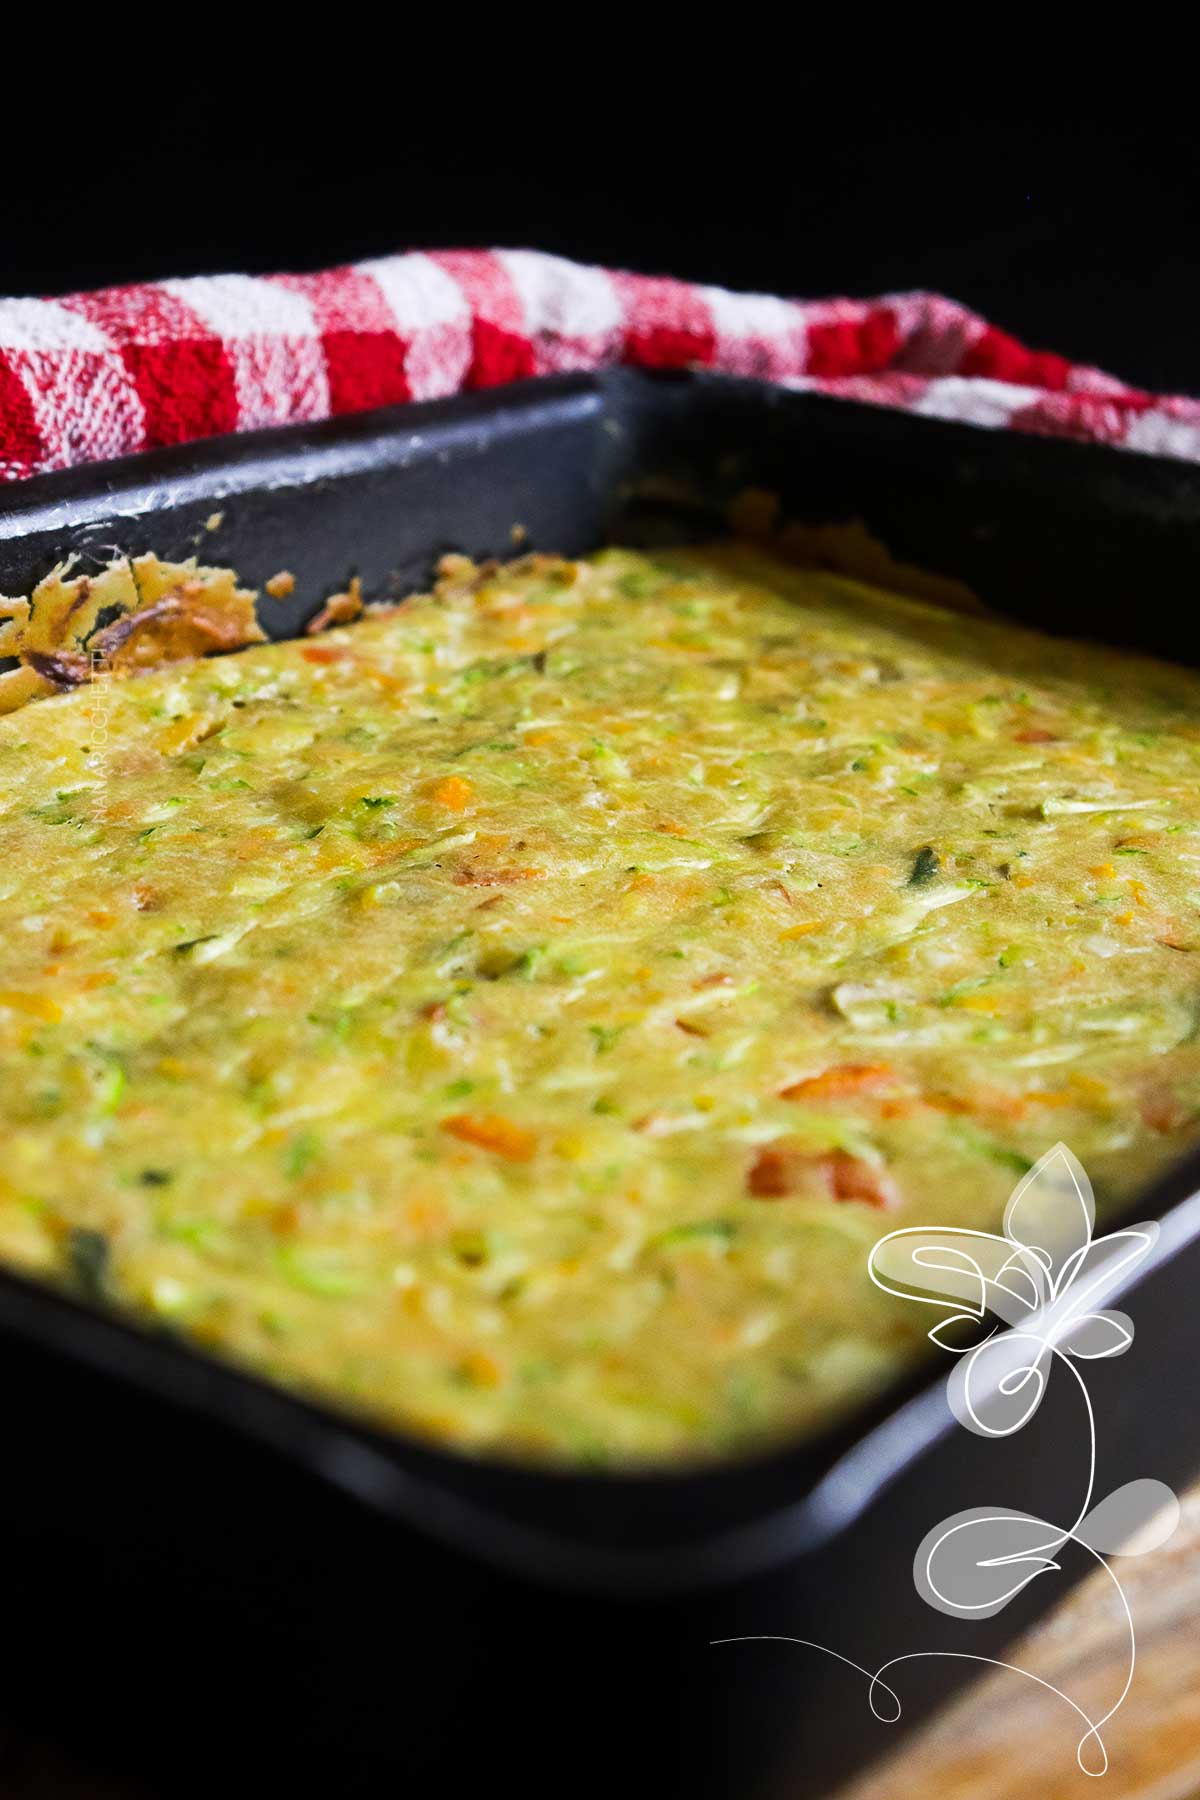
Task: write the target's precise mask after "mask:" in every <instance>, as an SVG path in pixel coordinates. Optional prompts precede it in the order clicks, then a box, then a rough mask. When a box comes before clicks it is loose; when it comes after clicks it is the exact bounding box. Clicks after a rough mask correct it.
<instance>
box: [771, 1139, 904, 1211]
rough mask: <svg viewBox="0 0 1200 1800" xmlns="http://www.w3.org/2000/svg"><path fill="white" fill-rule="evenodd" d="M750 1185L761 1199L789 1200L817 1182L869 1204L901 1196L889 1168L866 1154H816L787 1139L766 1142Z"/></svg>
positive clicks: (836, 1195)
mask: <svg viewBox="0 0 1200 1800" xmlns="http://www.w3.org/2000/svg"><path fill="white" fill-rule="evenodd" d="M746 1186H747V1189H748V1191H749V1192H750V1193H751V1194H753V1195H754V1196H755V1197H756V1198H757V1199H759V1200H785V1199H787V1198H789V1197H790V1196H791V1195H792V1194H797V1193H803V1192H804V1191H805V1189H809V1190H811V1189H812V1188H813V1187H814V1186H815V1187H817V1188H818V1190H819V1189H820V1188H824V1190H825V1192H826V1193H827V1194H828V1196H829V1198H830V1199H831V1200H863V1201H865V1202H866V1203H867V1205H869V1206H881V1207H882V1206H891V1205H893V1204H894V1203H895V1200H896V1197H897V1196H896V1190H895V1186H894V1184H893V1183H892V1181H891V1180H890V1178H889V1177H888V1175H887V1174H886V1172H885V1171H884V1170H883V1169H879V1168H877V1167H876V1166H875V1164H874V1163H871V1162H868V1161H867V1159H866V1158H865V1157H862V1156H852V1155H851V1153H850V1152H849V1151H848V1150H832V1151H829V1152H827V1153H820V1152H818V1153H815V1154H814V1153H813V1152H812V1151H810V1150H805V1149H803V1148H802V1147H800V1146H799V1145H798V1144H794V1143H789V1142H787V1141H786V1140H784V1141H783V1142H781V1143H776V1144H767V1145H764V1146H763V1148H762V1149H761V1150H760V1151H759V1152H758V1155H757V1156H756V1157H755V1159H754V1162H753V1164H752V1165H751V1167H750V1170H749V1172H748V1174H747V1176H746Z"/></svg>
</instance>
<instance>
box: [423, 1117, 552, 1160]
mask: <svg viewBox="0 0 1200 1800" xmlns="http://www.w3.org/2000/svg"><path fill="white" fill-rule="evenodd" d="M442 1130H443V1131H448V1132H449V1133H450V1135H451V1137H456V1138H461V1139H462V1140H463V1142H464V1143H467V1144H477V1145H478V1147H479V1148H480V1149H481V1150H494V1151H495V1153H496V1155H497V1156H503V1157H504V1158H505V1159H506V1161H508V1162H529V1161H530V1160H531V1159H532V1157H533V1155H534V1153H535V1151H536V1150H537V1138H536V1136H535V1135H534V1133H533V1132H532V1131H526V1129H525V1128H524V1126H522V1125H514V1124H513V1122H512V1120H511V1119H502V1118H500V1117H499V1116H498V1115H497V1114H495V1113H488V1114H487V1115H486V1116H483V1117H480V1116H478V1115H476V1114H473V1113H455V1114H454V1116H453V1117H452V1118H449V1119H443V1120H442Z"/></svg>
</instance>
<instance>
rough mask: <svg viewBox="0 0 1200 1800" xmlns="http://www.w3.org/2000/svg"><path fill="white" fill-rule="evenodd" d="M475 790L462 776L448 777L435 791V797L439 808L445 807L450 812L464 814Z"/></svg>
mask: <svg viewBox="0 0 1200 1800" xmlns="http://www.w3.org/2000/svg"><path fill="white" fill-rule="evenodd" d="M474 792H475V789H474V788H473V787H472V786H471V783H470V782H469V781H467V780H465V779H464V777H463V776H461V775H447V777H446V779H445V781H440V782H439V783H438V785H437V787H435V788H434V790H433V797H434V799H435V800H436V801H437V803H438V805H439V806H445V807H447V808H448V809H449V811H450V812H462V810H463V808H464V807H465V806H466V805H467V803H468V802H469V801H470V799H471V796H472V795H473V794H474Z"/></svg>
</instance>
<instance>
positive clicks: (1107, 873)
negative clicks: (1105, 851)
mask: <svg viewBox="0 0 1200 1800" xmlns="http://www.w3.org/2000/svg"><path fill="white" fill-rule="evenodd" d="M1116 873H1117V871H1116V869H1115V868H1114V867H1113V865H1112V863H1097V864H1096V866H1095V868H1094V869H1089V870H1088V874H1089V875H1094V876H1095V877H1096V879H1097V881H1111V880H1112V879H1113V878H1114V877H1115V875H1116Z"/></svg>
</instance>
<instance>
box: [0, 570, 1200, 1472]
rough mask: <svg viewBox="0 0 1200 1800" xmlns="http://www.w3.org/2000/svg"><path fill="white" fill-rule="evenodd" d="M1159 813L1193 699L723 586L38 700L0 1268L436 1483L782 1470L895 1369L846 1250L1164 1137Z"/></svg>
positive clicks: (1199, 933) (837, 582)
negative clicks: (406, 1455) (459, 1477)
mask: <svg viewBox="0 0 1200 1800" xmlns="http://www.w3.org/2000/svg"><path fill="white" fill-rule="evenodd" d="M241 598H244V597H243V596H239V599H241ZM334 616H337V615H336V613H335V614H334ZM191 647H192V648H197V647H198V648H203V647H205V646H204V645H203V644H202V643H200V644H196V645H192V646H191ZM31 666H33V667H34V668H35V672H36V673H37V674H38V680H39V683H40V684H41V687H42V688H43V689H44V688H45V687H47V686H48V687H49V688H56V687H66V686H68V685H69V683H68V681H67V679H66V675H65V674H64V667H63V665H62V664H61V662H60V663H59V664H55V663H54V661H53V659H52V658H49V657H48V656H47V655H45V654H43V655H42V660H41V662H40V663H35V664H31ZM67 673H68V674H69V671H67ZM1198 778H1200V677H1197V676H1195V675H1192V674H1190V673H1187V672H1185V671H1183V670H1177V669H1173V668H1170V667H1168V666H1166V665H1162V664H1157V663H1152V662H1149V661H1143V660H1139V659H1136V658H1131V657H1130V656H1128V655H1121V654H1118V653H1116V652H1113V651H1106V650H1100V649H1096V648H1091V647H1083V646H1078V645H1069V644H1064V643H1062V642H1053V643H1052V642H1051V640H1049V639H1046V638H1043V637H1040V636H1038V635H1036V634H1034V633H1031V632H1027V631H1023V630H1019V629H1017V628H1015V627H1012V626H1009V625H1006V624H1003V623H999V622H996V621H992V620H983V619H979V618H965V617H963V616H959V615H956V614H953V613H950V612H946V611H942V610H940V609H937V608H934V607H932V606H927V605H924V604H922V603H920V602H917V601H912V600H907V599H902V598H899V597H897V596H893V595H890V594H887V593H884V592H882V591H879V590H876V589H873V588H869V587H866V586H864V585H862V584H860V583H857V582H855V581H852V580H849V579H847V578H844V577H841V576H837V575H832V574H820V573H812V572H803V571H800V570H797V569H795V568H792V567H790V566H788V565H786V564H784V563H782V562H778V561H775V560H774V559H772V558H771V557H770V556H768V555H767V553H766V552H764V551H762V550H758V549H754V548H750V547H746V546H736V545H732V546H730V545H722V546H718V547H715V548H707V549H698V550H687V551H678V552H670V553H655V554H654V555H653V556H647V555H644V554H640V553H635V552H631V551H623V550H609V551H604V552H602V553H600V554H598V555H596V556H595V557H593V558H591V559H589V560H587V561H584V562H567V561H562V560H558V559H555V558H550V557H545V556H529V557H525V558H523V559H521V560H520V561H518V562H515V563H513V564H512V565H510V566H509V567H507V568H496V567H493V566H486V567H483V568H479V567H476V566H474V565H472V564H470V563H468V562H466V560H465V559H462V558H449V559H447V560H446V562H445V563H444V564H443V572H442V575H441V578H440V580H439V583H438V585H437V588H436V590H435V591H434V592H433V593H432V594H430V595H425V596H418V597H416V598H413V599H411V600H409V601H407V602H405V603H404V604H403V605H401V606H399V607H394V608H391V609H383V610H380V611H378V612H377V613H374V614H372V615H370V616H368V617H367V618H365V619H364V620H362V621H361V622H358V623H354V624H351V625H347V626H345V627H342V628H340V629H335V630H332V631H329V632H326V633H324V634H323V635H322V636H320V637H319V638H308V639H304V640H300V641H296V642H286V643H279V644H270V645H268V644H261V645H256V646H254V647H252V648H248V649H243V650H240V651H237V652H235V653H233V654H230V655H225V656H222V657H219V658H216V659H212V660H202V659H194V660H189V661H187V662H184V663H176V664H171V665H168V666H158V667H155V668H153V669H152V670H151V671H150V672H147V673H138V672H136V668H135V671H134V673H133V674H132V675H131V677H130V678H129V679H125V680H122V681H111V680H105V681H102V682H86V681H80V682H79V683H78V684H76V685H74V686H73V689H72V691H63V692H59V693H57V694H56V695H55V697H52V698H47V699H40V700H38V701H37V702H36V704H33V705H31V706H28V707H26V708H24V709H23V710H22V711H20V712H16V713H13V714H12V715H11V716H9V717H7V718H4V719H0V1058H2V1063H0V1067H2V1070H3V1081H2V1086H0V1117H2V1120H3V1129H4V1137H5V1150H6V1154H5V1158H4V1164H3V1167H2V1169H0V1255H3V1257H4V1258H5V1259H6V1260H7V1261H8V1262H9V1263H10V1264H12V1265H13V1266H15V1267H16V1268H18V1269H20V1270H23V1271H25V1272H27V1273H32V1274H36V1275H42V1276H45V1277H49V1278H52V1279H62V1280H65V1281H67V1282H69V1283H71V1284H73V1285H74V1287H75V1289H76V1291H82V1292H83V1293H85V1294H86V1295H87V1296H89V1297H90V1298H93V1299H96V1300H99V1301H102V1302H103V1303H105V1304H108V1305H113V1306H117V1307H119V1308H121V1309H123V1310H126V1311H127V1312H128V1313H130V1314H131V1315H132V1316H133V1317H135V1318H137V1319H140V1320H142V1321H143V1322H149V1323H154V1324H156V1325H158V1326H161V1327H165V1328H169V1329H171V1330H172V1331H176V1332H178V1333H180V1334H181V1335H182V1336H183V1337H185V1338H186V1339H189V1340H191V1341H193V1342H195V1343H197V1344H199V1345H202V1346H204V1347H206V1348H207V1349H209V1350H212V1351H215V1352H217V1353H219V1354H222V1355H225V1356H227V1357H230V1358H233V1359H234V1360H236V1361H237V1362H239V1363H241V1364H243V1365H244V1366H248V1367H250V1368H251V1369H253V1370H256V1371H258V1372H260V1373H262V1374H264V1375H266V1376H268V1377H270V1378H272V1379H274V1380H276V1381H278V1382H281V1383H284V1384H286V1385H288V1386H290V1387H292V1388H294V1389H296V1390H298V1391H300V1392H303V1393H305V1394H308V1395H315V1396H317V1397H321V1398H324V1399H327V1400H332V1401H335V1402H336V1403H339V1404H341V1405H343V1406H349V1407H352V1408H354V1409H356V1410H358V1411H360V1412H363V1413H365V1414H367V1415H368V1416H371V1417H374V1418H375V1419H377V1420H379V1421H382V1422H384V1423H391V1424H394V1425H397V1426H400V1427H403V1428H405V1429H410V1430H412V1431H414V1432H417V1433H419V1434H423V1435H425V1436H428V1437H433V1438H436V1439H438V1440H441V1441H444V1442H448V1443H450V1444H453V1445H455V1446H457V1447H460V1448H463V1449H467V1450H490V1451H497V1452H501V1453H504V1454H512V1455H520V1456H524V1457H528V1458H537V1459H541V1460H556V1461H559V1462H566V1463H576V1464H580V1463H588V1464H596V1463H611V1464H617V1465H626V1464H636V1463H645V1462H648V1461H654V1460H660V1461H661V1460H665V1459H675V1460H678V1459H681V1458H697V1457H711V1456H713V1455H718V1454H728V1453H730V1452H731V1451H733V1450H736V1449H740V1448H744V1447H747V1446H754V1445H757V1444H761V1443H764V1442H767V1441H769V1440H771V1439H777V1438H779V1437H781V1436H784V1435H794V1434H798V1433H803V1432H806V1431H811V1430H813V1429H816V1428H818V1427H820V1426H821V1425H822V1424H824V1423H826V1422H827V1421H829V1420H831V1419H833V1418H835V1417H837V1416H838V1415H839V1414H841V1413H843V1412H844V1411H845V1410H846V1409H848V1408H849V1407H851V1406H853V1405H854V1404H855V1403H860V1402H861V1401H862V1400H863V1398H864V1397H865V1396H866V1395H868V1394H870V1393H872V1392H874V1391H877V1390H878V1389H879V1388H880V1387H882V1386H883V1385H885V1384H886V1383H888V1382H889V1381H891V1380H893V1379H894V1378H895V1377H896V1375H897V1374H898V1373H899V1372H901V1371H903V1370H904V1369H906V1368H908V1367H909V1366H911V1364H912V1362H913V1359H914V1358H915V1357H916V1355H917V1354H918V1353H919V1351H920V1348H921V1346H922V1343H923V1330H924V1327H923V1324H922V1321H921V1320H920V1318H913V1317H911V1316H909V1315H911V1314H913V1313H914V1312H915V1311H916V1310H917V1309H913V1308H906V1307H904V1306H903V1305H902V1304H901V1303H900V1302H898V1301H895V1300H893V1299H891V1298H890V1297H889V1296H887V1295H885V1294H883V1293H881V1292H879V1291H878V1290H877V1289H875V1288H874V1287H873V1286H872V1284H871V1282H870V1279H869V1276H868V1273H867V1257H868V1253H869V1250H870V1247H871V1245H872V1243H873V1242H874V1241H875V1240H876V1239H877V1238H878V1237H879V1236H880V1235H881V1234H882V1233H883V1232H884V1231H886V1230H890V1229H894V1228H895V1227H897V1226H902V1225H905V1224H914V1225H915V1224H933V1223H938V1222H945V1223H953V1224H955V1225H967V1226H976V1227H978V1228H981V1229H993V1228H995V1226H996V1225H997V1223H998V1221H999V1219H1000V1216H1001V1214H1002V1211H1003V1207H1004V1203H1005V1200H1006V1199H1007V1197H1008V1194H1009V1192H1010V1191H1011V1188H1012V1186H1013V1184H1014V1182H1015V1181H1016V1180H1017V1178H1018V1175H1019V1173H1020V1172H1021V1171H1023V1170H1025V1169H1026V1168H1028V1167H1029V1166H1030V1165H1031V1163H1032V1162H1033V1160H1035V1159H1036V1157H1037V1156H1039V1155H1040V1154H1041V1153H1042V1152H1043V1151H1044V1150H1046V1149H1047V1148H1049V1147H1050V1145H1052V1144H1053V1143H1054V1142H1055V1141H1057V1140H1059V1139H1062V1140H1064V1141H1065V1142H1067V1143H1068V1144H1069V1145H1070V1147H1071V1148H1072V1149H1073V1150H1074V1151H1075V1152H1076V1154H1077V1155H1078V1156H1079V1157H1080V1159H1081V1160H1082V1162H1083V1164H1084V1166H1085V1168H1086V1169H1087V1171H1088V1173H1089V1174H1090V1175H1091V1177H1092V1180H1093V1182H1094V1183H1095V1186H1096V1190H1097V1194H1098V1197H1099V1200H1100V1204H1101V1207H1102V1209H1103V1208H1107V1209H1108V1210H1109V1212H1110V1213H1111V1211H1112V1209H1113V1208H1114V1207H1115V1206H1116V1205H1117V1204H1118V1203H1119V1202H1120V1201H1121V1200H1122V1199H1123V1198H1124V1197H1126V1196H1129V1195H1132V1193H1133V1192H1134V1191H1135V1190H1136V1189H1137V1188H1138V1186H1139V1185H1140V1184H1141V1183H1143V1182H1144V1181H1145V1179H1146V1177H1147V1176H1148V1175H1150V1174H1153V1173H1154V1172H1156V1171H1157V1170H1159V1169H1161V1168H1163V1167H1164V1166H1165V1165H1166V1164H1168V1163H1169V1162H1171V1161H1172V1160H1174V1159H1175V1158H1176V1157H1177V1155H1178V1154H1179V1152H1180V1150H1181V1149H1182V1148H1183V1147H1184V1146H1185V1145H1186V1144H1187V1143H1188V1142H1189V1141H1190V1140H1191V1139H1192V1138H1193V1137H1194V1136H1195V1135H1196V1124H1197V1120H1198V1119H1200V1036H1198V1032H1197V1018H1198V1014H1197V1002H1198V1000H1200V958H1197V956H1196V954H1195V953H1196V951H1197V950H1198V949H1200V779H1198Z"/></svg>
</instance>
